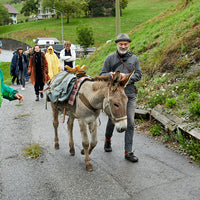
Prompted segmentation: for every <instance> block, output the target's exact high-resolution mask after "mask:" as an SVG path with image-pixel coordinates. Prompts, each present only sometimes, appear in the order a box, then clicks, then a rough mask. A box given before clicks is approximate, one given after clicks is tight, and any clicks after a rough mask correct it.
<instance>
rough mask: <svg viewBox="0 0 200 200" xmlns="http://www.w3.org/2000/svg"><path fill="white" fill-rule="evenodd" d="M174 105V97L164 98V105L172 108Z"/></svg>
mask: <svg viewBox="0 0 200 200" xmlns="http://www.w3.org/2000/svg"><path fill="white" fill-rule="evenodd" d="M175 105H176V99H175V98H167V99H166V106H167V107H170V108H173V107H174V106H175Z"/></svg>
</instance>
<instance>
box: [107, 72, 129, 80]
mask: <svg viewBox="0 0 200 200" xmlns="http://www.w3.org/2000/svg"><path fill="white" fill-rule="evenodd" d="M114 74H115V73H114V72H110V75H111V77H112V78H113V77H114ZM125 77H126V74H124V73H120V78H121V79H123V78H125Z"/></svg>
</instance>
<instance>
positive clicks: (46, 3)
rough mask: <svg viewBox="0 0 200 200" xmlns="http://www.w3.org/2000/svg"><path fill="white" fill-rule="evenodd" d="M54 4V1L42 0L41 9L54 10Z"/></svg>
mask: <svg viewBox="0 0 200 200" xmlns="http://www.w3.org/2000/svg"><path fill="white" fill-rule="evenodd" d="M55 3H56V0H43V1H42V8H43V9H45V8H49V9H53V8H55Z"/></svg>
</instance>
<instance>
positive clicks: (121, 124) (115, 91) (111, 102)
mask: <svg viewBox="0 0 200 200" xmlns="http://www.w3.org/2000/svg"><path fill="white" fill-rule="evenodd" d="M131 75H132V73H130V74H129V75H127V76H126V77H125V78H123V79H121V77H120V72H119V71H117V72H116V73H115V74H114V76H113V78H112V80H111V82H110V86H109V89H108V91H107V94H106V98H105V99H104V102H103V110H104V112H105V113H106V114H107V115H108V117H109V118H110V119H111V120H112V122H113V123H114V124H115V126H116V129H117V131H118V132H123V131H125V130H126V129H127V115H126V107H127V102H128V98H127V96H126V94H125V92H124V88H125V87H126V84H127V83H128V81H129V78H130V76H131Z"/></svg>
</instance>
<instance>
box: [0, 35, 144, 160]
mask: <svg viewBox="0 0 200 200" xmlns="http://www.w3.org/2000/svg"><path fill="white" fill-rule="evenodd" d="M131 41H132V40H131V39H130V38H129V36H128V35H127V34H124V33H122V34H119V35H118V36H117V39H116V40H115V42H116V44H117V51H116V52H114V53H111V54H110V55H108V56H107V57H106V59H105V61H104V64H103V67H102V70H101V72H100V75H107V76H109V77H110V78H111V77H113V75H114V73H115V71H117V70H120V74H121V78H124V77H125V76H126V75H127V74H129V73H130V72H132V71H133V70H134V73H133V75H132V76H131V78H130V80H129V82H128V84H127V86H126V87H125V94H126V95H127V97H128V103H127V130H126V131H125V138H124V143H125V145H124V152H125V159H126V160H128V161H130V162H138V158H137V157H136V156H135V155H134V152H133V136H134V116H135V99H136V91H137V90H136V87H135V85H134V84H135V82H137V81H139V80H140V79H141V77H142V72H141V69H140V64H139V59H138V57H137V56H136V55H134V54H133V53H132V52H130V51H129V45H130V43H131ZM70 47H71V43H70V42H65V49H63V50H62V51H61V53H60V59H61V67H60V61H59V60H57V56H56V55H54V52H53V47H51V46H50V47H49V48H48V49H47V53H46V55H45V54H44V53H42V52H41V51H40V47H39V46H38V45H36V46H35V47H34V49H33V54H32V55H31V56H30V58H29V64H28V74H29V76H30V79H31V83H32V84H33V85H34V88H35V94H36V101H38V100H39V91H41V90H43V87H44V84H45V83H46V82H47V81H48V80H49V79H50V78H52V76H53V75H54V74H55V73H58V72H59V71H60V68H61V69H62V70H65V68H64V66H65V65H68V66H70V67H72V68H73V67H74V66H75V59H76V54H75V51H74V50H72V49H70ZM22 52H23V51H21V49H18V55H16V56H15V58H13V59H16V60H15V62H16V63H18V64H17V66H18V74H19V81H20V83H21V84H22V87H24V86H25V85H24V76H25V74H26V70H25V71H24V72H23V70H24V68H23V67H22V66H23V63H25V62H26V60H25V56H23V53H22ZM24 65H26V64H24ZM26 66H27V65H26ZM20 70H21V71H22V72H20ZM0 77H1V85H0V87H1V90H0V91H1V94H3V97H4V98H6V96H4V95H7V96H9V97H12V98H11V99H10V100H13V99H19V101H20V102H21V101H22V100H23V96H22V95H20V94H19V93H18V91H16V90H13V89H8V88H7V87H8V86H6V87H5V85H4V84H3V79H2V72H1V71H0ZM13 78H14V77H13ZM9 90H12V92H13V95H10V94H9V95H8V91H9ZM40 95H41V97H43V94H42V93H41V94H40ZM0 96H1V97H2V95H0ZM0 104H1V98H0ZM113 130H114V124H113V123H112V121H111V120H110V119H108V122H107V126H106V131H105V143H104V150H105V152H112V147H111V138H112V135H113Z"/></svg>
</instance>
